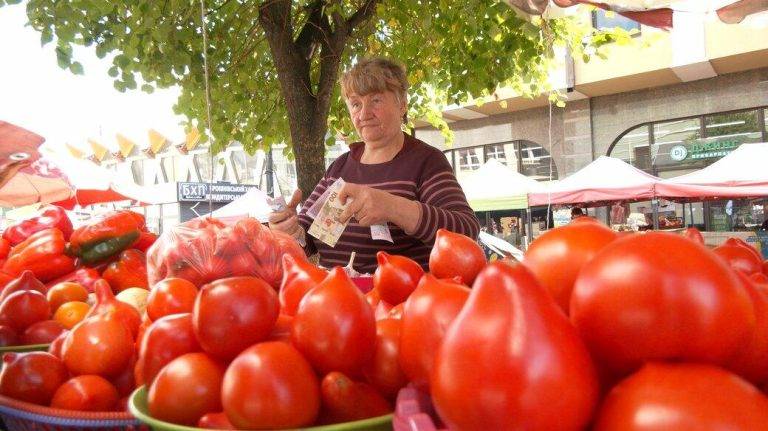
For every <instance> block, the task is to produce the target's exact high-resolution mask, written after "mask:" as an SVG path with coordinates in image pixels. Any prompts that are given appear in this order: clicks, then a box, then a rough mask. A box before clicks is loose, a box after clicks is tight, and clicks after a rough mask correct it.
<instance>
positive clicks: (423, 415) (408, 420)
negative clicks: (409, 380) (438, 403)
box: [392, 386, 448, 431]
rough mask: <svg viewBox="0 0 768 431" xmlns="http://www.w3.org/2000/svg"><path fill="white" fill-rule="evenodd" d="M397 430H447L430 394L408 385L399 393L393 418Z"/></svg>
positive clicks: (393, 424)
mask: <svg viewBox="0 0 768 431" xmlns="http://www.w3.org/2000/svg"><path fill="white" fill-rule="evenodd" d="M392 426H393V428H394V430H395V431H447V429H448V428H447V427H446V426H445V425H444V424H443V422H442V421H441V420H440V417H439V416H438V415H437V413H436V412H435V407H434V406H433V405H432V398H430V396H429V394H427V393H424V392H421V391H419V390H418V389H416V388H414V387H412V386H407V387H405V388H403V389H400V392H398V393H397V402H396V405H395V415H394V417H393V418H392Z"/></svg>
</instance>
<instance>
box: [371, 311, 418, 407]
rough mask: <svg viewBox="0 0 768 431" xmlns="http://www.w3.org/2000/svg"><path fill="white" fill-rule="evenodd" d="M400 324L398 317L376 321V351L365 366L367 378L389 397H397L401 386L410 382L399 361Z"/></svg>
mask: <svg viewBox="0 0 768 431" xmlns="http://www.w3.org/2000/svg"><path fill="white" fill-rule="evenodd" d="M400 326H401V322H400V320H397V319H384V320H379V321H378V322H376V351H375V352H374V354H373V359H371V361H370V362H369V363H368V364H367V365H366V366H365V368H363V375H364V376H365V380H366V381H367V382H368V383H370V384H371V385H373V387H375V388H376V389H377V390H378V391H379V392H380V393H381V394H382V395H384V396H386V397H388V398H389V399H395V397H396V396H397V392H398V391H399V390H400V388H402V387H404V386H405V385H407V384H408V377H406V375H405V373H404V372H403V369H402V368H401V367H400V362H399V357H400Z"/></svg>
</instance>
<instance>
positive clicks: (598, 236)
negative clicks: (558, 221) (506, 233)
mask: <svg viewBox="0 0 768 431" xmlns="http://www.w3.org/2000/svg"><path fill="white" fill-rule="evenodd" d="M582 218H584V217H579V218H578V219H577V220H579V219H582ZM615 239H616V232H614V231H613V230H612V229H611V228H609V227H607V226H605V225H604V224H602V223H598V222H592V223H571V224H568V225H565V226H561V227H558V228H555V229H552V230H549V231H547V232H545V233H544V234H543V235H541V236H540V237H538V238H536V240H535V241H533V242H532V243H531V245H530V247H528V250H527V251H526V252H525V259H524V260H523V264H524V265H525V266H526V267H527V268H528V269H530V270H531V272H532V273H533V275H534V276H536V279H537V280H539V283H541V285H542V286H544V288H545V289H547V291H549V293H550V294H552V297H553V298H555V302H557V304H558V305H559V306H560V308H561V309H562V310H563V312H565V314H568V307H569V306H570V301H571V291H572V290H573V283H574V282H575V281H576V276H577V275H578V274H579V271H580V270H581V268H582V267H583V266H584V264H586V263H587V262H589V261H590V260H592V258H594V257H595V255H596V254H597V253H598V252H599V251H600V250H602V249H603V248H604V247H605V246H606V245H608V244H610V243H611V242H613V241H614V240H615Z"/></svg>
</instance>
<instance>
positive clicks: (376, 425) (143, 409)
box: [128, 386, 392, 431]
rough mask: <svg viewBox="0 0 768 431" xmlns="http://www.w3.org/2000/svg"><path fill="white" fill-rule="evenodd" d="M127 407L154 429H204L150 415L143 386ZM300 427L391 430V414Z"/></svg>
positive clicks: (339, 430)
mask: <svg viewBox="0 0 768 431" xmlns="http://www.w3.org/2000/svg"><path fill="white" fill-rule="evenodd" d="M128 408H129V409H130V411H131V413H132V414H133V415H134V416H136V419H138V420H140V421H141V422H143V423H145V424H147V425H149V426H150V427H152V429H153V430H155V431H205V430H203V429H202V428H194V427H188V426H184V425H176V424H172V423H169V422H163V421H161V420H157V419H155V418H153V417H152V416H150V415H149V408H148V406H147V389H146V387H144V386H142V387H140V388H138V389H136V390H135V391H134V392H133V393H132V394H131V399H130V400H128ZM301 429H302V430H304V431H390V430H392V415H391V414H388V415H384V416H378V417H375V418H370V419H364V420H361V421H354V422H344V423H341V424H334V425H323V426H318V427H310V428H301Z"/></svg>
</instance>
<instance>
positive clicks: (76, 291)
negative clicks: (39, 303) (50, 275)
mask: <svg viewBox="0 0 768 431" xmlns="http://www.w3.org/2000/svg"><path fill="white" fill-rule="evenodd" d="M45 296H46V298H47V299H48V303H49V304H50V305H51V311H54V312H55V311H56V310H58V309H59V306H61V305H62V304H64V303H65V302H70V301H79V302H86V301H88V289H86V288H85V287H83V286H81V285H79V284H77V283H72V282H69V281H65V282H62V283H59V284H56V285H54V286H53V287H51V288H50V289H48V293H47V294H46V295H45Z"/></svg>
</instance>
